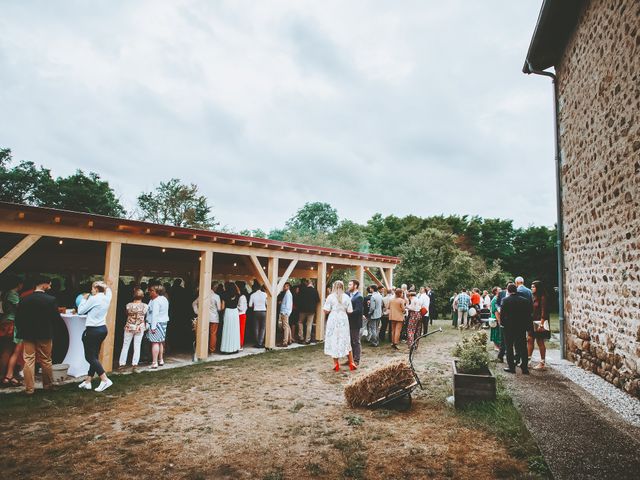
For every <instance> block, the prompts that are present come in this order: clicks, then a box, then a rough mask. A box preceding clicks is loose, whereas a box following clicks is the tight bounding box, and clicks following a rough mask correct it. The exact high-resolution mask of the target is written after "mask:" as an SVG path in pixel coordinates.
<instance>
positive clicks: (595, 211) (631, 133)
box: [557, 0, 640, 396]
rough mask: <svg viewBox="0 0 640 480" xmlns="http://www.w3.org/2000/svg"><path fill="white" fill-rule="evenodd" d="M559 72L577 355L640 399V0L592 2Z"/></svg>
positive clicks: (570, 310) (569, 296) (572, 336)
mask: <svg viewBox="0 0 640 480" xmlns="http://www.w3.org/2000/svg"><path fill="white" fill-rule="evenodd" d="M557 76H558V92H559V121H560V143H561V155H562V162H563V163H562V175H561V180H562V188H563V197H562V204H563V209H564V222H563V226H564V232H565V237H564V251H565V268H566V270H565V287H566V296H565V311H566V319H567V325H566V328H567V330H566V333H567V349H568V352H569V353H568V354H569V358H570V359H572V360H573V361H575V362H576V363H577V364H578V365H580V366H581V367H583V368H585V369H587V370H591V371H593V372H594V373H597V374H598V375H600V376H601V377H603V378H605V379H606V380H607V381H609V382H611V383H613V384H614V385H616V386H618V387H620V388H623V389H624V390H626V391H627V392H629V393H631V394H632V395H635V396H640V307H639V301H640V299H639V298H640V265H639V264H640V255H639V252H640V218H639V211H638V209H639V206H640V1H637V0H606V1H596V0H592V1H589V2H587V5H586V7H585V9H584V10H583V12H582V14H581V17H580V19H579V21H578V25H577V27H576V30H575V32H574V34H573V36H572V38H571V39H570V41H569V43H568V45H567V48H566V50H565V52H564V55H563V57H562V60H561V62H560V65H559V67H558V69H557Z"/></svg>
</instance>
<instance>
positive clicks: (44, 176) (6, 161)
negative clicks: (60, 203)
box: [0, 148, 55, 206]
mask: <svg viewBox="0 0 640 480" xmlns="http://www.w3.org/2000/svg"><path fill="white" fill-rule="evenodd" d="M12 161H13V156H12V154H11V149H9V148H3V149H0V185H2V189H1V190H0V200H2V201H3V202H13V203H24V204H27V205H38V206H42V205H46V201H47V199H49V198H53V197H55V182H54V181H53V179H52V178H51V172H50V171H49V170H47V169H45V168H43V167H40V168H37V167H36V165H35V164H34V163H33V162H24V161H22V162H20V163H19V164H18V165H16V166H13V167H12V166H11V163H12Z"/></svg>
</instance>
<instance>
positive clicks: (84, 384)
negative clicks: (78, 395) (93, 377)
mask: <svg viewBox="0 0 640 480" xmlns="http://www.w3.org/2000/svg"><path fill="white" fill-rule="evenodd" d="M78 388H81V389H83V390H92V389H93V387H92V386H91V383H89V382H87V381H86V380H83V381H82V383H81V384H80V385H78Z"/></svg>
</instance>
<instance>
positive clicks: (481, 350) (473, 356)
mask: <svg viewBox="0 0 640 480" xmlns="http://www.w3.org/2000/svg"><path fill="white" fill-rule="evenodd" d="M452 353H453V356H454V357H457V358H458V371H459V372H460V373H468V374H470V375H476V374H479V373H482V372H484V371H486V369H487V368H488V367H489V361H490V358H489V352H487V334H486V333H485V332H478V333H475V334H473V335H471V336H468V337H465V338H463V339H462V343H458V344H456V346H455V348H454V349H453V352H452Z"/></svg>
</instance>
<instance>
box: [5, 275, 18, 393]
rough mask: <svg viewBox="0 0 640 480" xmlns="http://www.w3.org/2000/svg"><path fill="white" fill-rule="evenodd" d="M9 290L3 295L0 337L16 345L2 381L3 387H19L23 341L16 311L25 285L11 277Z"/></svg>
mask: <svg viewBox="0 0 640 480" xmlns="http://www.w3.org/2000/svg"><path fill="white" fill-rule="evenodd" d="M6 286H7V290H6V291H4V292H3V293H2V312H3V313H2V316H1V317H0V337H2V339H3V341H5V342H7V343H9V345H14V347H13V352H12V353H11V356H10V357H9V361H8V362H7V371H6V373H5V375H4V378H3V379H2V386H3V387H19V386H20V385H22V382H21V381H20V380H18V379H17V378H15V377H14V370H15V368H16V365H17V363H18V360H19V359H20V358H22V352H23V344H22V339H21V338H20V336H19V334H18V330H17V329H16V327H15V319H16V311H17V310H18V303H20V295H19V294H18V291H19V290H21V289H22V286H23V283H22V280H20V278H18V277H17V276H15V275H12V276H10V277H9V278H8V279H7V282H6Z"/></svg>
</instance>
